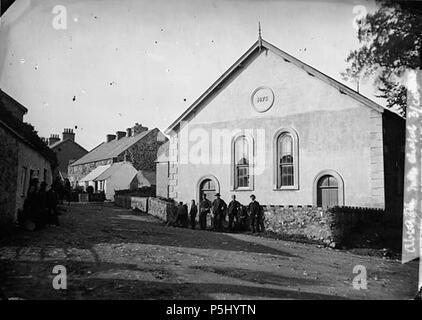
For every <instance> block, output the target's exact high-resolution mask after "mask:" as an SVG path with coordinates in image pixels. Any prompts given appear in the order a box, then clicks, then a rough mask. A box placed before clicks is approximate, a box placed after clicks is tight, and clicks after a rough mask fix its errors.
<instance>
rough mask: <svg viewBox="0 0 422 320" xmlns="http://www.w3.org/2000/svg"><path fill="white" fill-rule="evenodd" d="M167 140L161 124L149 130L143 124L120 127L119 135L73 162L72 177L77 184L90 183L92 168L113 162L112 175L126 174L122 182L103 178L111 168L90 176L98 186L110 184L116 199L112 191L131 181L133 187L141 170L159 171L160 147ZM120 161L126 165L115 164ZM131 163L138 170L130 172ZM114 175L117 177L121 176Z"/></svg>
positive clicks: (121, 179)
mask: <svg viewBox="0 0 422 320" xmlns="http://www.w3.org/2000/svg"><path fill="white" fill-rule="evenodd" d="M166 141H167V138H166V137H165V136H164V134H163V133H162V132H160V130H158V129H157V128H155V129H152V130H148V128H146V127H143V126H142V125H140V124H135V126H134V127H133V128H128V129H127V130H126V131H118V132H117V133H116V135H112V134H108V135H107V137H106V142H104V143H101V144H100V145H99V146H97V147H96V148H94V149H93V150H92V151H90V152H89V153H87V154H86V155H85V156H83V157H82V158H80V159H78V160H77V161H75V162H73V163H72V164H70V165H69V168H68V177H69V180H70V182H71V184H72V185H73V186H77V185H80V184H81V182H82V184H86V182H87V181H86V179H87V176H88V174H89V173H90V172H92V171H93V170H94V169H96V168H98V167H100V166H106V165H109V166H110V167H109V168H107V170H109V173H110V172H113V174H112V175H121V174H125V175H126V176H125V177H120V178H118V180H119V182H118V183H117V182H116V183H117V185H118V186H117V185H115V186H114V187H111V185H112V184H114V182H111V181H109V182H107V179H102V178H101V177H105V175H106V171H107V170H105V171H104V172H102V173H100V174H99V175H98V176H96V177H91V176H89V179H91V180H89V181H93V182H94V183H95V182H96V183H97V190H102V189H105V186H103V183H105V184H108V185H109V188H108V190H109V196H108V199H112V198H113V197H114V193H113V197H112V196H111V193H112V192H114V191H112V190H121V188H123V186H122V185H123V184H124V185H125V186H126V182H127V181H128V182H127V189H129V188H130V184H131V182H132V180H133V179H134V177H135V175H136V174H137V173H138V172H139V171H147V172H148V171H153V172H155V160H156V158H157V151H158V148H159V147H160V146H161V145H162V144H164V143H165V142H166ZM117 163H118V164H119V166H120V165H121V164H122V163H126V164H125V165H124V166H123V167H119V166H113V164H117ZM128 163H130V164H131V167H132V168H133V169H134V170H135V171H134V174H132V172H130V171H133V170H126V169H127V168H129V167H128ZM117 168H119V170H117ZM123 168H125V170H123ZM114 170H115V171H114ZM129 173H130V175H129ZM99 176H101V177H99ZM108 179H111V177H108ZM113 179H117V177H114V178H113ZM113 181H114V180H113ZM122 181H124V183H123V182H122ZM117 188H118V189H117Z"/></svg>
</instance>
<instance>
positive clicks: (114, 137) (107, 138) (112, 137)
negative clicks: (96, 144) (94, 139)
mask: <svg viewBox="0 0 422 320" xmlns="http://www.w3.org/2000/svg"><path fill="white" fill-rule="evenodd" d="M114 139H116V135H114V134H108V135H107V136H106V141H107V142H110V141H113V140H114Z"/></svg>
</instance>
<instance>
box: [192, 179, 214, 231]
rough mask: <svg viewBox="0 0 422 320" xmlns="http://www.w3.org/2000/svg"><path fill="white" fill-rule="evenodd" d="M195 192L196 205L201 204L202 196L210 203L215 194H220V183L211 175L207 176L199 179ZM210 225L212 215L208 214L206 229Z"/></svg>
mask: <svg viewBox="0 0 422 320" xmlns="http://www.w3.org/2000/svg"><path fill="white" fill-rule="evenodd" d="M197 190H198V193H197V197H198V198H197V201H198V204H199V203H200V202H201V200H202V195H203V194H206V195H207V199H208V200H210V201H211V202H212V201H213V200H214V198H215V194H216V193H219V192H220V183H219V182H218V180H217V178H216V177H214V176H213V175H207V176H204V177H202V178H201V179H199V181H198V185H197ZM212 225H213V224H212V215H211V214H209V215H207V228H209V227H211V226H212Z"/></svg>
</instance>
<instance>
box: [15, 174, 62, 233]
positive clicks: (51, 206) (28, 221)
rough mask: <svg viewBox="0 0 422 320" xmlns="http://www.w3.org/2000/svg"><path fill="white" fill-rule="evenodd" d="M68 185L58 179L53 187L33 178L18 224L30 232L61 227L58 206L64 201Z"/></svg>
mask: <svg viewBox="0 0 422 320" xmlns="http://www.w3.org/2000/svg"><path fill="white" fill-rule="evenodd" d="M65 189H66V184H63V183H62V182H61V180H60V179H56V180H55V181H54V182H53V184H52V185H51V186H48V184H47V183H46V182H45V181H42V182H41V183H40V182H39V180H38V178H32V179H31V180H30V182H29V187H28V192H27V194H26V198H25V201H24V204H23V210H22V211H21V212H20V214H19V216H18V223H19V225H20V226H21V227H23V228H25V229H28V230H39V229H42V228H43V227H45V226H46V225H54V226H59V225H60V223H59V218H58V216H59V211H58V207H57V205H58V204H59V202H60V201H63V195H64V190H65Z"/></svg>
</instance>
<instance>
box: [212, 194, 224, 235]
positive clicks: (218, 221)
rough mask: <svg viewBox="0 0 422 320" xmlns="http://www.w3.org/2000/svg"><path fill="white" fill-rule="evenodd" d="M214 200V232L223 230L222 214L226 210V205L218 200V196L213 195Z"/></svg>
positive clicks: (221, 200)
mask: <svg viewBox="0 0 422 320" xmlns="http://www.w3.org/2000/svg"><path fill="white" fill-rule="evenodd" d="M215 198H216V199H215V200H214V201H213V202H212V213H213V215H214V220H213V221H214V230H216V231H221V230H222V229H223V218H224V213H225V211H226V209H227V204H226V203H225V202H224V200H223V199H221V198H220V194H219V193H216V194H215Z"/></svg>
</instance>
